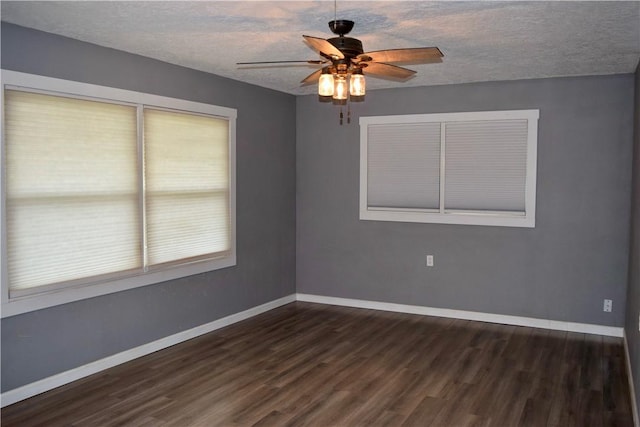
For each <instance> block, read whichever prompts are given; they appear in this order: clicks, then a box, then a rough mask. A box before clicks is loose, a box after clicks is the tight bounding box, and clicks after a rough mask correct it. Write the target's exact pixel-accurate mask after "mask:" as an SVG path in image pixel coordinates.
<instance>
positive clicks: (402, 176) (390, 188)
mask: <svg viewBox="0 0 640 427" xmlns="http://www.w3.org/2000/svg"><path fill="white" fill-rule="evenodd" d="M367 176H368V187H367V197H368V206H370V207H388V208H410V209H411V208H413V209H438V207H439V205H440V124H439V123H415V124H413V123H412V124H406V125H397V124H391V125H379V126H369V129H368V161H367Z"/></svg>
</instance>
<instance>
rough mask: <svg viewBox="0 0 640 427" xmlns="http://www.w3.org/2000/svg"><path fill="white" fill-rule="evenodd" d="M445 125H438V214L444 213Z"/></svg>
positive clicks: (443, 123)
mask: <svg viewBox="0 0 640 427" xmlns="http://www.w3.org/2000/svg"><path fill="white" fill-rule="evenodd" d="M446 128H447V126H446V123H445V122H442V123H440V206H439V208H440V213H441V214H443V213H444V184H445V183H444V177H445V167H446V161H445V148H446Z"/></svg>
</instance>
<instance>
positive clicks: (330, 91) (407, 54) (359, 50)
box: [238, 19, 444, 124]
mask: <svg viewBox="0 0 640 427" xmlns="http://www.w3.org/2000/svg"><path fill="white" fill-rule="evenodd" d="M353 26H354V22H353V21H349V20H347V19H335V20H333V21H329V29H331V32H333V33H334V34H336V35H337V37H332V38H329V39H326V40H325V39H322V38H319V37H312V36H305V35H303V36H302V37H303V38H304V40H305V41H306V42H307V44H308V45H309V46H310V47H311V48H312V49H313V50H315V51H316V52H317V53H318V54H319V55H320V56H321V57H322V59H321V60H317V59H316V60H307V61H269V62H251V63H246V62H245V63H239V64H238V65H247V64H252V65H253V64H272V63H277V62H282V63H287V62H306V63H307V64H311V65H321V66H322V69H320V70H317V71H314V72H313V73H311V74H310V75H308V76H307V77H305V78H304V79H303V80H302V81H301V84H302V85H303V86H304V85H308V84H312V83H315V82H316V81H317V82H318V98H319V100H320V102H332V103H333V104H337V105H345V104H348V102H361V101H364V97H365V95H366V87H367V85H366V80H365V74H368V75H370V76H371V77H378V78H387V79H392V80H396V81H406V80H407V79H409V78H411V77H412V76H413V75H414V74H415V73H416V72H415V71H414V70H410V69H408V68H403V67H399V66H397V65H393V63H403V64H431V63H437V62H442V57H443V56H444V55H443V54H442V52H441V51H440V49H438V48H437V47H417V48H406V49H388V50H379V51H373V52H365V51H364V49H363V47H362V42H361V41H360V40H358V39H355V38H352V37H345V35H346V34H349V32H350V31H351V30H352V29H353ZM327 64H328V65H327ZM350 113H351V112H350V110H349V111H348V112H347V122H349V123H350V121H351V120H350V118H351V117H350ZM340 124H342V110H340Z"/></svg>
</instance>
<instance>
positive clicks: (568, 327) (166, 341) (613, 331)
mask: <svg viewBox="0 0 640 427" xmlns="http://www.w3.org/2000/svg"><path fill="white" fill-rule="evenodd" d="M294 301H304V302H313V303H319V304H329V305H340V306H346V307H356V308H368V309H373V310H383V311H393V312H398V313H410V314H420V315H425V316H438V317H448V318H454V319H463V320H476V321H480V322H490V323H502V324H507V325H516V326H529V327H533V328H543V329H554V330H560V331H570V332H581V333H588V334H596V335H605V336H613V337H622V336H623V332H624V330H623V328H616V327H611V326H602V325H592V324H586V323H573V322H562V321H558V320H546V319H536V318H531V317H520V316H507V315H501V314H491V313H481V312H475V311H464V310H451V309H445V308H435V307H426V306H417V305H406V304H394V303H386V302H377V301H367V300H358V299H350V298H336V297H327V296H321V295H310V294H292V295H288V296H286V297H283V298H279V299H277V300H274V301H270V302H268V303H265V304H262V305H259V306H256V307H253V308H250V309H248V310H245V311H242V312H240V313H235V314H232V315H230V316H227V317H224V318H222V319H218V320H215V321H213V322H210V323H207V324H204V325H200V326H196V327H195V328H192V329H188V330H186V331H182V332H178V333H177V334H173V335H170V336H168V337H165V338H161V339H159V340H156V341H153V342H150V343H147V344H143V345H141V346H139V347H135V348H132V349H129V350H126V351H123V352H121V353H118V354H114V355H112V356H108V357H105V358H104V359H100V360H96V361H95V362H91V363H88V364H86V365H83V366H79V367H77V368H74V369H70V370H68V371H65V372H61V373H59V374H56V375H53V376H51V377H48V378H44V379H41V380H39V381H36V382H33V383H30V384H26V385H24V386H22V387H18V388H16V389H13V390H9V391H7V392H4V393H2V394H1V395H0V407H2V408H3V407H5V406H8V405H11V404H13V403H16V402H19V401H21V400H24V399H27V398H29V397H33V396H36V395H38V394H40V393H44V392H45V391H49V390H52V389H54V388H57V387H60V386H63V385H65V384H69V383H71V382H73V381H76V380H79V379H81V378H84V377H87V376H89V375H93V374H95V373H98V372H100V371H103V370H105V369H109V368H112V367H114V366H117V365H120V364H122V363H125V362H129V361H131V360H134V359H137V358H139V357H142V356H146V355H147V354H151V353H153V352H156V351H158V350H162V349H164V348H167V347H171V346H172V345H176V344H179V343H181V342H183V341H187V340H190V339H192V338H195V337H198V336H200V335H203V334H206V333H209V332H212V331H215V330H216V329H220V328H223V327H225V326H229V325H232V324H234V323H237V322H240V321H242V320H245V319H248V318H250V317H253V316H257V315H258V314H262V313H264V312H267V311H269V310H273V309H274V308H277V307H280V306H283V305H285V304H289V303H291V302H294ZM625 349H626V351H627V356H626V357H627V363H629V356H628V349H627V348H626V340H625ZM627 370H628V371H629V372H631V371H630V366H627ZM629 377H630V376H629ZM631 386H633V384H632V383H631ZM632 393H633V389H632ZM634 402H635V400H634ZM634 420H635V422H636V426H637V427H640V426H638V424H637V423H638V421H637V420H638V415H637V408H636V407H634Z"/></svg>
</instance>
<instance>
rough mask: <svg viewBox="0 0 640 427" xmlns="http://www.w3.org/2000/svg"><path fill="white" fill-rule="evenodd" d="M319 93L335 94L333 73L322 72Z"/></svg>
mask: <svg viewBox="0 0 640 427" xmlns="http://www.w3.org/2000/svg"><path fill="white" fill-rule="evenodd" d="M318 95H320V96H333V76H332V75H331V74H321V75H320V80H319V81H318Z"/></svg>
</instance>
